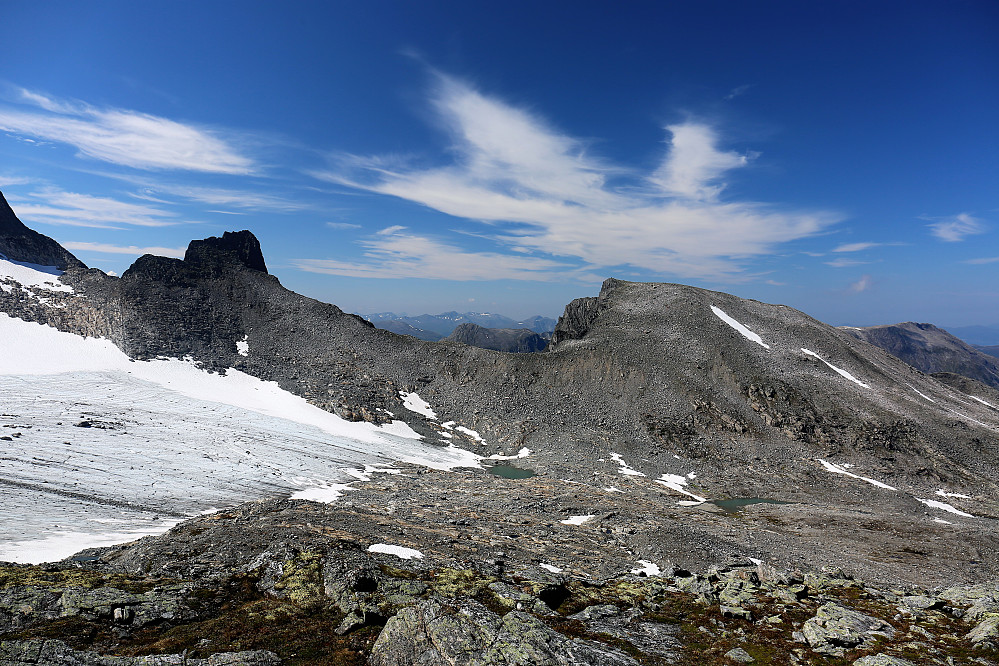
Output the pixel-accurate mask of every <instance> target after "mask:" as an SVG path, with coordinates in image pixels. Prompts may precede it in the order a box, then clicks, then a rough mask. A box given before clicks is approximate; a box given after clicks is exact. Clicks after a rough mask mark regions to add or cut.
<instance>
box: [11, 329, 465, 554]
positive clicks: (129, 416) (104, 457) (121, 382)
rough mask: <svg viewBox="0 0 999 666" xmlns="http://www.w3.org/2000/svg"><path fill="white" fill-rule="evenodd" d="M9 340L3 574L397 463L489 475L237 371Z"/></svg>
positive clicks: (399, 428)
mask: <svg viewBox="0 0 999 666" xmlns="http://www.w3.org/2000/svg"><path fill="white" fill-rule="evenodd" d="M0 340H3V342H4V344H3V347H2V348H0V396H3V403H2V407H0V412H2V414H0V437H5V438H8V439H0V461H2V464H0V505H2V506H3V507H4V515H5V519H4V520H3V521H0V561H2V560H7V561H18V562H42V561H51V560H56V559H61V558H63V557H66V556H68V555H70V554H72V553H74V552H76V551H78V550H80V549H82V548H86V547H91V546H97V545H108V544H110V543H117V542H121V541H127V540H132V539H135V538H138V537H140V536H144V535H146V534H154V533H159V532H163V531H165V530H166V529H169V528H170V527H171V526H172V525H173V524H175V523H176V522H177V521H178V520H180V519H182V518H185V517H189V516H193V515H197V514H199V513H202V512H204V511H206V510H211V509H218V508H222V507H226V506H232V505H234V504H237V503H239V502H242V501H246V500H251V499H260V498H264V497H272V496H280V495H284V496H287V495H291V494H293V493H300V494H299V495H298V496H299V497H302V498H308V499H322V500H325V501H330V500H332V499H335V497H336V496H337V493H339V492H342V491H343V490H344V489H345V483H346V482H349V481H352V480H355V479H357V478H359V475H360V476H361V477H363V476H365V475H366V474H369V473H371V472H383V473H386V472H393V471H398V470H391V469H390V468H386V467H385V466H386V465H388V464H390V463H391V462H394V461H403V462H409V463H414V464H420V465H425V466H428V467H433V468H435V469H453V468H455V467H477V466H479V460H480V457H479V456H477V455H475V454H473V453H471V452H469V451H465V450H463V449H459V448H457V447H453V446H451V447H442V446H439V445H436V444H431V443H427V442H424V441H422V438H421V437H420V436H419V435H417V434H416V433H415V432H414V431H413V430H412V429H411V428H409V426H408V425H406V424H405V423H403V422H401V421H396V422H393V423H391V424H389V425H387V426H382V427H378V426H375V425H373V424H370V423H352V422H348V421H345V420H343V419H341V418H340V417H338V416H336V415H334V414H330V413H328V412H325V411H323V410H321V409H319V408H317V407H314V406H312V405H310V404H309V403H308V402H306V401H305V400H304V399H302V398H299V397H298V396H295V395H293V394H291V393H288V392H287V391H284V390H282V389H281V388H280V387H278V386H277V384H275V383H273V382H264V381H261V380H259V379H257V378H255V377H251V376H250V375H246V374H244V373H241V372H237V371H235V370H230V371H229V372H228V373H227V374H226V375H225V376H222V375H218V374H210V373H207V372H204V371H202V370H200V369H198V368H197V367H196V366H195V365H194V364H192V363H189V362H185V361H181V360H176V359H171V360H156V361H148V362H143V361H132V360H130V359H129V358H128V357H127V356H126V355H125V354H124V353H122V352H121V351H120V350H119V349H118V348H117V347H115V346H114V345H113V344H111V343H110V342H108V341H106V340H97V339H93V338H89V339H88V338H82V337H79V336H75V335H71V334H68V333H62V332H60V331H57V330H55V329H53V328H50V327H47V326H42V325H40V324H33V323H28V322H24V321H21V320H19V319H13V318H11V317H8V316H7V315H3V314H0ZM362 470H363V471H362ZM310 490H311V492H307V491H310Z"/></svg>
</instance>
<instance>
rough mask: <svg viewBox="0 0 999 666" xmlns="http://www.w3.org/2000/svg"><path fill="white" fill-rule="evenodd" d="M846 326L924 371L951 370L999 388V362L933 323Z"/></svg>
mask: <svg viewBox="0 0 999 666" xmlns="http://www.w3.org/2000/svg"><path fill="white" fill-rule="evenodd" d="M844 329H845V330H847V331H849V332H850V333H851V334H853V335H855V336H856V337H858V338H860V339H861V340H865V341H867V342H870V343H871V344H872V345H875V346H877V347H880V348H881V349H884V350H885V351H887V352H888V353H889V354H892V355H893V356H897V357H898V358H900V359H902V360H903V361H905V362H906V363H908V364H909V365H911V366H912V367H914V368H916V369H918V370H922V371H923V372H926V373H935V372H950V373H954V374H957V375H962V376H964V377H968V378H970V379H975V380H977V381H980V382H982V383H983V384H988V385H989V386H991V387H993V388H999V361H996V359H995V358H994V357H993V356H990V355H988V354H986V353H985V352H982V351H980V350H978V349H975V348H974V347H972V346H971V345H969V344H967V343H966V342H964V341H963V340H960V339H958V338H956V337H954V336H953V335H951V334H950V333H948V332H947V331H945V330H943V329H941V328H937V327H936V326H934V325H933V324H917V323H915V322H911V321H909V322H905V323H902V324H892V325H889V326H869V327H866V328H856V327H844Z"/></svg>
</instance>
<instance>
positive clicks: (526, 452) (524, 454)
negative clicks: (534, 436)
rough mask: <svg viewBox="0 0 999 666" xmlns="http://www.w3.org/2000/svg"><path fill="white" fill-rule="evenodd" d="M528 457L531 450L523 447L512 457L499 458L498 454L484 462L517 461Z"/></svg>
mask: <svg viewBox="0 0 999 666" xmlns="http://www.w3.org/2000/svg"><path fill="white" fill-rule="evenodd" d="M529 455H531V450H530V449H529V448H527V447H526V446H525V447H524V448H522V449H521V450H520V451H517V453H515V454H514V455H512V456H501V455H500V454H498V453H495V454H493V455H491V456H489V457H488V458H486V460H518V459H520V458H526V457H527V456H529Z"/></svg>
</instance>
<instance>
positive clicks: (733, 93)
mask: <svg viewBox="0 0 999 666" xmlns="http://www.w3.org/2000/svg"><path fill="white" fill-rule="evenodd" d="M753 85H755V84H752V83H747V84H745V85H741V86H736V87H735V88H732V90H730V91H729V93H728V94H727V95H725V101H726V102H728V101H731V100H733V99H735V98H736V97H739V96H740V95H745V94H746V93H747V92H749V89H750V88H752V87H753Z"/></svg>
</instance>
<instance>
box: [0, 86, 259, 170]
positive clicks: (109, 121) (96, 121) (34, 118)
mask: <svg viewBox="0 0 999 666" xmlns="http://www.w3.org/2000/svg"><path fill="white" fill-rule="evenodd" d="M19 93H20V94H19V99H18V101H19V102H20V103H21V104H22V105H24V106H28V107H34V108H30V109H28V110H25V109H20V108H12V107H8V106H0V130H3V131H5V132H10V133H12V134H15V135H18V136H22V137H23V136H30V137H35V138H36V139H41V140H45V141H53V142H58V143H65V144H69V145H71V146H73V147H75V148H76V149H77V150H79V151H80V154H82V155H86V156H87V157H91V158H93V159H97V160H101V161H103V162H110V163H112V164H117V165H120V166H126V167H132V168H136V169H144V170H165V169H175V170H185V171H199V172H207V173H224V174H238V175H246V174H250V173H253V171H254V163H253V160H251V159H250V158H249V157H246V156H245V155H243V154H241V153H240V151H239V150H238V149H237V148H236V147H235V146H234V145H232V143H231V142H230V141H227V140H226V139H224V138H222V137H220V136H218V135H217V133H216V132H213V131H210V130H208V129H203V128H199V127H196V126H194V125H190V124H184V123H180V122H177V121H174V120H170V119H168V118H162V117H160V116H154V115H151V114H147V113H140V112H138V111H131V110H127V109H115V108H97V107H94V106H90V105H89V104H84V103H82V102H66V101H61V100H56V99H52V98H50V97H47V96H45V95H42V94H39V93H36V92H32V91H29V90H23V89H22V90H20V91H19Z"/></svg>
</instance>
